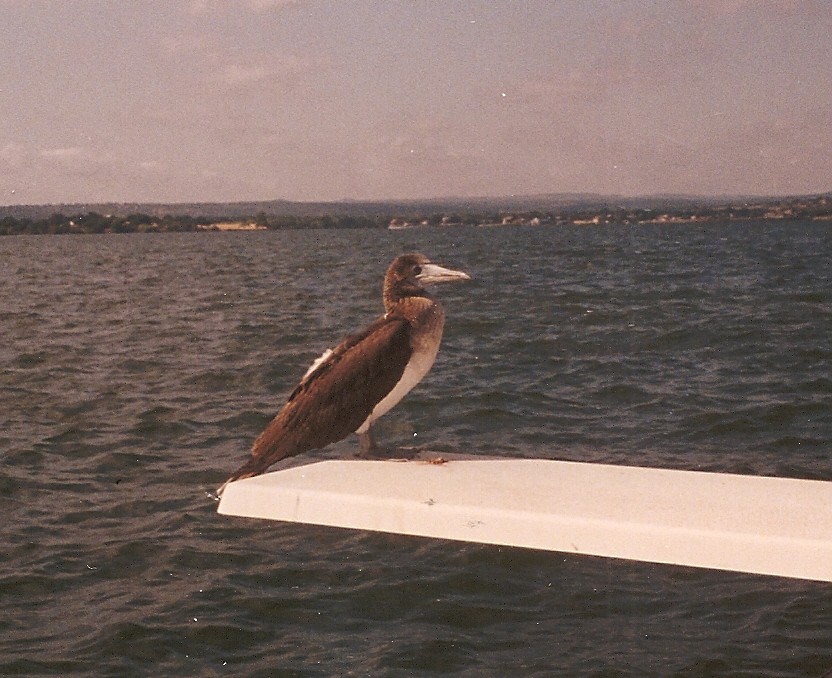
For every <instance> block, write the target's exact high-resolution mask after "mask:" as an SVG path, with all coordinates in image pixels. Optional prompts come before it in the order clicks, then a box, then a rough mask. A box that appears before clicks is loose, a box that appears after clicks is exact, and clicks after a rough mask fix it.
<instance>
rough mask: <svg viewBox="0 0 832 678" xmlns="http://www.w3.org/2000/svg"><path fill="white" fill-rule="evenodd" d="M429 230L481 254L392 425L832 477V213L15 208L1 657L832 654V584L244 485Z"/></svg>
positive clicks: (444, 661)
mask: <svg viewBox="0 0 832 678" xmlns="http://www.w3.org/2000/svg"><path fill="white" fill-rule="evenodd" d="M410 249H418V250H421V251H424V252H425V253H426V254H428V255H429V256H431V257H432V258H433V259H434V260H435V261H437V262H440V263H444V264H447V265H450V266H452V267H458V268H463V269H465V270H467V271H469V272H470V273H471V275H472V277H473V280H472V281H471V282H470V283H467V284H465V285H458V286H453V287H451V286H448V287H445V288H442V289H440V290H438V292H439V296H440V297H441V298H442V300H443V303H444V305H445V307H446V310H447V313H448V322H447V325H446V333H445V341H444V344H443V348H442V350H441V352H440V355H439V358H438V360H437V364H436V365H435V367H434V370H433V372H432V373H431V374H430V375H429V376H428V377H427V379H426V380H425V382H424V383H423V384H422V385H421V386H420V387H419V388H418V389H417V390H416V391H414V392H413V393H412V394H411V395H410V396H409V397H408V398H407V399H406V400H405V402H403V403H402V404H401V405H400V406H399V407H398V408H397V409H396V410H394V411H393V412H392V413H390V414H389V415H388V416H387V417H385V418H384V419H382V420H381V422H380V429H379V437H380V439H381V442H383V443H385V444H387V445H392V446H395V445H401V444H413V441H414V440H416V441H417V442H418V443H419V444H422V445H425V446H428V447H429V448H430V449H433V450H439V451H462V452H473V453H481V454H484V455H505V456H526V457H545V458H556V459H571V460H579V461H601V462H609V463H620V464H633V465H652V466H661V467H668V468H681V469H694V470H714V471H728V472H738V473H749V474H760V475H783V476H791V477H804V478H819V479H826V480H830V479H832V458H831V457H832V455H830V453H832V341H830V336H832V281H831V280H830V272H832V266H830V262H832V238H830V237H829V228H828V225H826V224H822V223H817V222H815V223H794V224H770V223H769V224H766V223H759V224H747V225H746V224H742V225H741V224H733V225H730V226H707V227H697V226H691V225H687V226H665V227H660V226H655V227H648V226H639V227H637V228H624V227H618V228H604V227H594V228H588V229H581V228H540V229H531V228H500V229H461V228H460V229H447V230H412V231H396V232H387V231H338V232H324V231H311V232H303V233H289V232H287V233H236V234H235V233H225V234H221V233H216V234H215V233H212V234H169V235H111V236H107V235H101V236H89V237H87V236H39V237H8V238H3V239H0V279H2V286H0V323H1V324H0V327H2V343H0V361H1V362H2V365H3V376H2V382H0V424H2V426H0V460H2V465H1V466H0V509H2V516H3V521H2V526H0V549H1V550H0V553H2V557H1V558H0V601H2V603H0V604H1V605H2V615H0V674H4V675H15V674H17V675H59V674H60V675H64V674H85V675H97V676H121V675H149V676H150V675H152V676H162V675H200V676H231V675H234V676H237V675H252V676H271V675H278V676H294V675H298V676H327V675H355V676H362V675H372V676H376V675H394V676H396V675H401V676H404V675H465V676H479V675H493V676H500V675H537V676H559V675H560V676H610V677H611V676H630V675H633V676H820V675H822V674H823V673H824V672H825V671H828V670H830V669H832V586H830V585H828V584H822V583H814V582H801V581H791V580H786V579H780V578H773V577H760V576H752V575H741V574H731V573H721V572H710V571H704V570H694V569H686V568H672V567H666V566H659V565H651V564H640V563H631V562H624V561H614V560H607V559H600V558H589V557H579V556H574V555H564V554H557V553H541V552H534V551H523V550H516V549H508V548H498V547H492V546H478V545H473V544H459V543H453V542H444V541H434V540H420V539H415V538H407V537H401V536H395V535H382V534H365V533H357V532H350V531H342V530H335V529H328V528H319V527H309V526H300V525H291V524H282V523H268V522H263V521H249V520H243V519H235V518H227V517H222V516H218V515H217V514H216V512H215V511H216V503H215V502H214V501H213V500H212V499H211V498H210V497H209V496H208V492H211V491H213V490H214V489H215V488H216V487H217V485H218V484H219V483H220V482H221V481H222V480H223V479H224V478H225V477H226V475H227V474H228V473H229V472H230V471H231V470H233V469H234V468H235V467H236V466H237V465H238V464H239V463H240V462H241V461H242V460H243V458H244V457H245V455H246V454H247V450H248V448H249V446H250V443H251V441H252V439H253V438H254V437H255V436H256V435H257V433H259V431H260V430H261V429H262V428H263V426H264V425H265V424H266V422H267V421H268V420H269V418H270V417H271V416H272V414H273V413H274V411H275V410H276V409H277V408H278V406H279V405H280V404H281V402H282V401H283V399H285V397H286V395H287V394H288V392H289V391H290V390H291V389H292V387H293V386H294V383H295V382H296V380H297V379H298V378H299V377H300V376H301V375H302V374H303V372H304V371H305V369H306V367H307V365H308V364H309V363H310V362H311V361H312V359H314V358H315V357H316V356H317V355H319V354H320V352H321V351H322V350H323V349H324V348H326V347H327V346H330V345H332V344H333V343H334V342H335V341H336V340H338V339H340V338H341V337H342V336H343V335H345V334H347V333H349V332H351V331H354V330H355V329H358V328H360V327H362V326H363V325H364V324H366V323H367V322H369V321H370V320H371V319H372V318H373V317H375V315H376V314H377V313H378V312H379V310H380V304H381V301H380V290H379V286H380V276H381V274H382V271H383V270H384V268H385V267H386V265H387V263H388V262H389V261H390V260H391V259H392V258H393V257H394V256H395V255H396V254H398V253H400V252H401V251H404V250H410ZM355 446H356V441H355V440H354V439H353V440H347V441H344V442H342V443H339V444H338V445H334V446H332V447H331V448H329V449H327V450H325V451H323V452H321V453H317V454H318V456H320V457H333V456H336V457H337V456H342V455H348V454H351V453H352V452H353V451H354V449H355ZM518 491H520V492H522V488H518Z"/></svg>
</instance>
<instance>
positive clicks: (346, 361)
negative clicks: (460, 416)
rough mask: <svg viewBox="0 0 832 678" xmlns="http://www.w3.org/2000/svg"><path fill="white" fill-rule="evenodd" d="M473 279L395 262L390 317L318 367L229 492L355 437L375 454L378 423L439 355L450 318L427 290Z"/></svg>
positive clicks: (420, 262)
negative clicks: (374, 429) (274, 467)
mask: <svg viewBox="0 0 832 678" xmlns="http://www.w3.org/2000/svg"><path fill="white" fill-rule="evenodd" d="M469 279H470V278H469V277H468V275H467V274H465V273H463V272H461V271H453V270H451V269H448V268H443V267H442V266H438V265H436V264H432V263H431V262H430V261H429V260H428V259H427V257H425V256H424V255H422V254H417V253H412V254H402V255H401V256H399V257H396V259H394V260H393V263H391V264H390V266H389V268H388V269H387V273H386V274H385V276H384V293H383V296H384V315H382V316H381V317H380V318H378V319H377V320H376V321H375V322H373V323H372V324H371V325H370V326H369V327H367V328H366V329H365V330H364V331H363V332H359V333H357V334H353V335H351V336H349V337H347V338H346V339H345V340H344V341H342V342H341V343H340V344H339V345H338V346H336V347H335V348H334V349H331V350H328V351H326V352H325V353H324V354H323V355H322V356H321V357H320V358H318V359H317V360H316V361H315V362H314V363H313V364H312V366H311V367H310V368H309V370H308V371H307V372H306V374H305V375H304V376H303V378H302V379H301V380H300V383H299V384H298V385H297V386H296V387H295V390H294V391H292V393H291V395H290V396H289V399H288V400H287V402H286V405H284V407H283V409H282V410H280V412H278V414H277V415H276V416H275V418H274V419H272V421H271V423H269V425H268V426H266V428H265V430H264V431H263V432H262V433H261V434H260V436H259V437H258V438H257V439H256V440H255V441H254V445H253V446H252V449H251V457H250V458H249V459H248V461H246V463H245V464H243V465H242V466H241V467H240V468H238V469H237V470H236V471H234V473H232V474H231V477H230V478H229V479H228V480H227V481H226V483H225V484H227V483H230V482H231V481H233V480H238V479H240V478H248V477H251V476H256V475H259V474H260V473H263V472H264V471H265V470H266V469H268V468H269V466H271V465H272V464H274V463H275V462H277V461H280V460H281V459H285V458H286V457H292V456H294V455H297V454H302V453H304V452H308V451H310V450H316V449H319V448H322V447H325V446H326V445H329V444H330V443H334V442H337V441H339V440H342V439H343V438H346V437H347V436H348V435H349V434H350V433H357V434H358V436H359V441H360V446H361V452H362V453H363V454H367V453H369V452H371V451H373V450H374V449H375V443H374V441H373V437H372V432H371V430H372V429H371V427H372V425H373V422H374V421H375V420H376V419H378V418H379V417H381V416H382V415H383V414H385V413H387V412H389V411H390V410H391V409H392V408H393V407H394V406H395V405H397V404H398V402H399V401H400V400H401V399H402V398H403V397H404V396H405V395H406V394H407V393H408V391H410V390H411V389H412V388H413V387H414V386H416V384H418V383H419V382H420V381H421V380H422V377H424V376H425V374H427V372H428V370H430V368H431V366H432V365H433V361H434V359H435V358H436V353H437V351H438V350H439V343H440V342H441V340H442V330H443V328H444V326H445V313H444V311H443V310H442V306H441V305H440V304H439V302H438V301H436V300H435V299H434V298H433V297H432V296H431V295H430V294H428V292H427V291H426V290H425V287H426V286H428V285H432V284H435V283H441V282H449V281H455V280H469ZM225 484H224V485H223V487H222V488H220V492H222V489H223V488H224V487H225Z"/></svg>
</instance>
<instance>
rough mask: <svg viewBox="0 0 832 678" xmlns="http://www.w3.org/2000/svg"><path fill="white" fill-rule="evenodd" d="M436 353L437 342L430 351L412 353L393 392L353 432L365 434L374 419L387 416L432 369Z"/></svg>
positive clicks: (437, 349)
mask: <svg viewBox="0 0 832 678" xmlns="http://www.w3.org/2000/svg"><path fill="white" fill-rule="evenodd" d="M438 351H439V342H437V343H436V344H435V346H434V347H433V348H432V349H428V350H425V351H419V352H416V353H414V354H413V356H412V357H411V358H410V362H409V363H407V367H405V368H404V373H403V374H402V378H401V379H399V381H398V383H397V384H396V385H395V386H394V387H393V390H392V391H390V393H388V394H387V395H386V396H385V397H384V399H383V400H381V401H380V402H379V403H378V405H376V406H375V407H374V408H373V411H372V412H371V413H370V416H369V417H367V419H365V420H364V423H363V424H361V426H360V427H358V429H356V431H355V432H356V433H366V432H367V430H368V429H369V428H370V426H371V425H372V423H373V422H374V421H375V420H376V419H378V418H379V417H381V416H382V415H384V414H387V413H388V412H389V411H390V410H392V409H393V408H394V407H395V406H396V405H398V404H399V401H400V400H401V399H402V398H404V397H405V396H406V395H407V394H408V393H409V392H410V390H411V389H412V388H413V387H414V386H416V384H418V383H419V382H420V381H422V378H423V377H424V376H425V375H426V374H427V373H428V372H429V371H430V368H431V367H433V361H434V360H436V354H437V352H438Z"/></svg>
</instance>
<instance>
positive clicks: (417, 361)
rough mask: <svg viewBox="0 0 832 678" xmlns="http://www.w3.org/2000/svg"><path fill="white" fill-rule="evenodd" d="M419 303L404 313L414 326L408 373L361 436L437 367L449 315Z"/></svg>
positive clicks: (431, 303)
mask: <svg viewBox="0 0 832 678" xmlns="http://www.w3.org/2000/svg"><path fill="white" fill-rule="evenodd" d="M418 302H419V303H418V304H412V305H411V306H412V307H411V308H407V309H405V312H404V315H405V316H406V317H407V318H408V320H409V321H410V323H411V327H412V331H411V335H410V346H411V349H412V351H413V353H412V354H411V356H410V360H409V361H408V362H407V365H406V366H405V368H404V373H403V374H402V376H401V379H399V381H398V382H397V383H396V385H395V386H394V387H393V390H391V391H390V392H389V393H388V394H387V395H386V396H385V397H384V398H383V399H382V400H381V401H380V402H379V403H378V404H377V405H376V406H375V407H374V408H373V411H372V412H371V413H370V416H369V417H367V419H366V420H365V421H364V423H363V424H361V426H360V427H359V428H358V429H357V431H356V432H357V433H365V432H366V431H367V430H368V429H369V428H370V425H371V424H372V423H373V422H374V421H375V420H376V419H378V418H379V417H381V416H382V415H384V414H386V413H387V412H389V411H390V410H391V409H392V408H393V407H395V406H396V405H397V404H398V403H399V401H401V399H402V398H404V397H405V395H407V394H408V393H409V392H410V391H411V390H412V389H413V387H414V386H416V384H418V383H419V382H420V381H422V379H423V378H424V376H425V375H426V374H427V373H428V372H429V371H430V368H431V367H433V363H434V361H435V360H436V354H437V353H438V352H439V345H440V344H441V343H442V332H443V330H444V328H445V313H444V311H443V310H442V307H441V306H440V305H439V304H438V303H437V302H435V301H433V300H428V299H419V300H418ZM424 302H428V303H424Z"/></svg>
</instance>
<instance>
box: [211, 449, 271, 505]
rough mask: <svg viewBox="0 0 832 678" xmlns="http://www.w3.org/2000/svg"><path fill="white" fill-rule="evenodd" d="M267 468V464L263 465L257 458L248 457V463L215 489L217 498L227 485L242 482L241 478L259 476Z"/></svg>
mask: <svg viewBox="0 0 832 678" xmlns="http://www.w3.org/2000/svg"><path fill="white" fill-rule="evenodd" d="M268 467H269V464H264V463H263V460H262V459H261V458H259V457H249V458H248V461H246V463H245V464H243V465H242V466H241V467H240V468H238V469H237V470H236V471H234V473H232V474H231V475H230V476H229V477H228V480H226V481H225V482H224V483H223V484H222V485H220V486H219V488H218V489H217V496H218V497H221V496H222V493H223V491H224V490H225V488H226V486H227V485H228V483H233V482H234V481H235V480H242V479H243V478H251V477H252V476H259V475H260V474H261V473H263V471H265V470H266V469H267V468H268Z"/></svg>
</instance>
